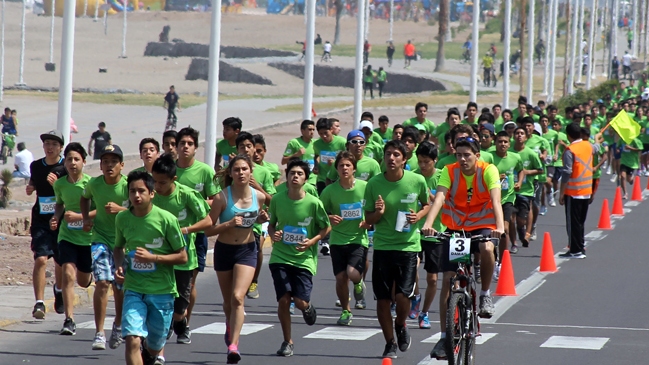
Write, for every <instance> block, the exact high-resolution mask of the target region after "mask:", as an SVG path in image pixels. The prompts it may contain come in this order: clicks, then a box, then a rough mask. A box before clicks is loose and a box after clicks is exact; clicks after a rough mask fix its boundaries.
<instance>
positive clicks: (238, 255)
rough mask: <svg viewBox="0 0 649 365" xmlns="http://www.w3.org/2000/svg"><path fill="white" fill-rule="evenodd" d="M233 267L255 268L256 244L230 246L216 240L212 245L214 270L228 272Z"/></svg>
mask: <svg viewBox="0 0 649 365" xmlns="http://www.w3.org/2000/svg"><path fill="white" fill-rule="evenodd" d="M234 265H245V266H251V267H257V243H256V242H254V241H253V242H248V243H244V244H240V245H230V244H227V243H223V242H219V241H218V240H217V241H216V244H215V245H214V270H216V271H230V270H233V269H234Z"/></svg>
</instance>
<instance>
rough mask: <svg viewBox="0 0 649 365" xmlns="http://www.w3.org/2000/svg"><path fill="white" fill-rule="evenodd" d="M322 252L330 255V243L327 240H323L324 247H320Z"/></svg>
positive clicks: (324, 254)
mask: <svg viewBox="0 0 649 365" xmlns="http://www.w3.org/2000/svg"><path fill="white" fill-rule="evenodd" d="M320 253H321V254H322V255H323V256H329V244H328V243H326V242H322V247H321V248H320Z"/></svg>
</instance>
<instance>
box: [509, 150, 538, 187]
mask: <svg viewBox="0 0 649 365" xmlns="http://www.w3.org/2000/svg"><path fill="white" fill-rule="evenodd" d="M509 152H513V153H517V154H518V155H519V156H520V158H521V161H522V164H523V168H524V169H525V170H539V169H543V165H542V164H541V159H540V158H539V155H538V153H536V152H534V151H533V150H532V149H531V148H529V147H524V148H523V149H522V150H520V151H516V150H515V149H514V147H511V148H510V149H509ZM519 171H520V170H517V171H516V172H514V183H517V182H518V172H519ZM534 181H535V179H534V176H527V175H526V176H525V178H524V179H523V182H522V183H521V189H520V190H519V191H518V192H517V194H520V195H523V196H527V197H530V196H534Z"/></svg>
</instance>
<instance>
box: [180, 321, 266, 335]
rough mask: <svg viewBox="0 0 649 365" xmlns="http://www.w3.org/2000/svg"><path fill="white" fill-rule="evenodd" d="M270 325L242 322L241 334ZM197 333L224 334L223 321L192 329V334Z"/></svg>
mask: <svg viewBox="0 0 649 365" xmlns="http://www.w3.org/2000/svg"><path fill="white" fill-rule="evenodd" d="M271 327H273V325H272V324H264V323H244V324H243V328H241V336H246V335H250V334H253V333H256V332H259V331H263V330H265V329H267V328H271ZM197 333H200V334H204V335H223V334H225V323H221V322H214V323H210V324H208V325H206V326H203V327H198V328H196V329H194V330H192V334H197Z"/></svg>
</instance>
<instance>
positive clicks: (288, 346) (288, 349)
mask: <svg viewBox="0 0 649 365" xmlns="http://www.w3.org/2000/svg"><path fill="white" fill-rule="evenodd" d="M277 356H284V357H288V356H293V344H292V343H288V342H286V341H284V342H282V346H280V347H279V350H277Z"/></svg>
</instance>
